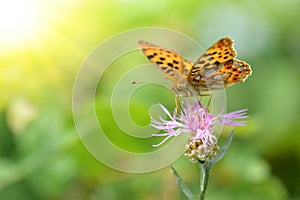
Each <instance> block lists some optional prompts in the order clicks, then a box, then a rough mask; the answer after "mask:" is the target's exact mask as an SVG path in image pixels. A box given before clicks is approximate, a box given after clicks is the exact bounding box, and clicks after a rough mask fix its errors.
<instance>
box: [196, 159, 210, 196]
mask: <svg viewBox="0 0 300 200" xmlns="http://www.w3.org/2000/svg"><path fill="white" fill-rule="evenodd" d="M199 168H200V171H201V172H200V173H201V177H200V197H199V199H200V200H204V198H205V193H206V189H207V185H208V179H209V171H210V169H211V168H210V167H209V166H208V165H207V164H206V163H200V162H199Z"/></svg>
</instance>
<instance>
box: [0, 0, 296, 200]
mask: <svg viewBox="0 0 300 200" xmlns="http://www.w3.org/2000/svg"><path fill="white" fill-rule="evenodd" d="M299 9H300V1H299V0H287V1H283V0H275V1H273V0H263V1H234V0H226V1H219V0H217V1H208V0H205V1H198V0H190V1H183V0H178V1H173V0H165V1H160V0H152V1H137V0H113V1H108V0H102V1H96V0H90V1H84V0H75V1H50V0H49V1H47V0H45V1H34V0H31V1H30V0H28V1H16V0H15V1H9V2H8V1H7V2H1V4H0V11H1V12H0V18H1V19H0V32H1V33H0V56H1V58H0V77H1V78H0V87H1V89H0V94H1V98H0V199H5V200H6V199H20V200H25V199H53V200H58V199H112V200H114V199H146V200H152V199H185V197H184V196H183V194H182V193H181V192H180V191H179V189H178V187H177V185H176V183H175V179H174V177H172V175H171V174H170V171H169V170H168V169H162V170H160V171H157V172H152V173H148V174H138V175H137V174H126V173H122V172H118V171H115V170H113V169H110V168H108V167H106V166H104V165H103V164H101V163H100V162H98V161H97V160H96V159H95V158H94V157H93V156H92V155H90V154H89V153H88V151H87V150H86V149H85V147H84V146H83V144H82V143H81V141H80V139H79V137H78V135H77V132H76V129H75V126H74V122H73V118H72V87H73V83H74V80H75V77H76V73H77V70H78V69H79V67H80V65H81V63H82V62H83V61H84V59H85V58H86V57H87V56H88V54H89V53H90V52H91V51H92V50H93V48H95V47H96V45H98V44H99V43H101V42H102V41H104V40H106V39H107V38H109V37H111V36H113V35H114V34H117V33H119V32H122V31H126V30H129V29H133V28H142V27H152V26H155V27H164V28H169V29H174V30H177V31H180V32H182V33H184V34H187V35H189V36H191V37H192V38H194V39H195V40H196V41H198V42H199V43H201V44H202V45H203V46H204V47H208V46H209V45H211V44H212V43H213V42H215V41H216V40H218V39H219V38H221V37H223V36H231V37H232V38H233V39H234V40H235V48H236V50H237V52H238V57H239V58H240V59H242V60H245V61H247V62H248V63H250V64H251V66H252V69H253V75H252V76H251V77H249V79H248V80H247V81H246V82H245V83H243V84H237V85H235V86H233V87H231V88H228V89H227V97H228V110H229V111H232V110H236V109H242V108H249V112H248V114H249V115H250V116H251V117H250V118H249V120H248V124H247V126H246V127H243V128H237V129H236V131H235V138H234V141H233V143H232V145H231V148H230V149H229V151H228V153H227V154H226V156H225V158H224V159H223V160H222V161H221V162H219V163H218V164H217V165H216V166H215V167H214V168H213V171H212V174H211V178H210V182H209V187H208V192H207V199H254V198H255V199H257V200H259V199H300V190H299V185H300V173H299V169H300V126H299V120H300V117H299V114H300V93H299V88H298V87H299V84H300V78H299V75H300V73H299V72H300V26H299V20H300V12H299ZM138 39H139V38H137V40H138ZM139 59H141V60H142V61H145V58H143V57H142V56H141V55H140V56H139ZM124 65H125V66H128V63H124ZM118 67H120V68H122V66H120V65H118ZM113 70H117V69H116V68H114V69H113ZM113 70H111V72H110V73H107V74H106V79H107V80H110V79H112V78H113V77H114V74H113ZM121 71H122V70H121ZM106 84H107V85H111V84H112V83H109V81H108V83H106ZM109 89H110V88H105V86H102V88H100V89H99V96H101V94H102V93H101V90H104V91H105V90H107V91H108V92H106V93H107V94H109V93H110V92H109ZM146 89H147V88H146ZM145 91H146V90H145ZM154 91H155V92H154ZM106 93H105V92H104V93H103V94H102V96H101V98H99V101H97V102H96V104H97V105H96V107H97V108H98V109H99V112H100V113H101V115H102V116H105V118H106V116H107V118H106V120H104V124H103V126H104V127H106V128H108V132H109V130H111V133H110V134H111V135H112V136H111V137H115V138H118V137H117V136H116V135H117V134H118V133H117V132H118V131H119V130H118V129H117V127H115V124H114V122H113V118H112V115H111V111H110V109H109V108H108V107H107V106H106V105H109V96H105V95H104V94H106ZM167 93H169V92H167ZM145 94H147V92H144V94H143V95H140V96H145V97H144V99H143V98H137V99H138V100H137V101H138V102H137V103H136V104H134V103H132V106H133V110H136V111H133V114H132V115H133V118H136V119H137V122H138V123H140V124H147V123H148V122H149V118H148V117H142V118H141V117H140V116H148V114H147V109H148V108H149V106H150V105H149V101H148V100H149V97H148V96H147V95H145ZM149 94H151V96H155V97H153V98H155V99H156V101H157V102H160V101H164V98H162V97H163V96H161V95H160V94H164V95H165V94H166V91H161V90H158V91H156V90H153V89H151V88H150V89H149ZM167 95H169V94H167ZM160 98H162V99H160ZM171 99H172V98H171ZM143 100H144V101H143ZM143 102H148V103H143ZM167 106H168V105H167ZM172 106H174V102H173V101H172V102H170V103H169V107H170V108H172ZM141 119H142V120H141ZM119 132H120V131H119ZM120 138H121V139H122V137H120ZM115 140H116V139H115ZM116 141H118V140H116ZM142 142H143V140H140V144H139V145H138V146H137V148H136V150H139V148H143V143H142ZM119 143H122V145H123V146H133V145H134V144H136V141H134V142H131V141H130V139H128V138H127V139H124V141H120V140H119ZM147 144H148V145H149V141H147ZM174 167H175V168H176V169H177V170H178V172H179V174H181V175H182V177H183V179H184V180H185V181H186V183H187V184H188V185H189V186H190V187H191V188H192V189H193V191H197V189H198V175H199V172H198V169H197V166H195V165H193V164H191V163H190V162H189V161H188V160H187V159H185V158H180V159H179V160H178V161H176V163H175V164H174Z"/></svg>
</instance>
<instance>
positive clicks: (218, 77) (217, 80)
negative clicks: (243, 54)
mask: <svg viewBox="0 0 300 200" xmlns="http://www.w3.org/2000/svg"><path fill="white" fill-rule="evenodd" d="M139 46H140V47H141V49H142V51H143V53H144V54H145V56H146V57H147V58H148V59H149V60H150V61H151V62H152V63H154V64H155V65H157V66H158V68H159V69H160V70H161V71H162V72H163V73H165V75H166V77H167V78H168V79H170V80H171V81H172V82H173V83H174V86H173V88H172V89H173V90H174V91H175V92H176V93H177V94H182V93H183V94H184V95H187V96H190V95H191V94H193V93H194V94H195V92H196V95H201V92H202V91H205V90H214V89H222V88H226V87H228V86H230V85H233V84H235V83H238V82H244V81H245V80H246V79H247V77H248V76H249V75H251V72H252V71H251V68H250V66H249V65H248V64H247V63H246V62H244V61H240V60H238V59H236V58H235V57H236V51H235V50H234V48H233V41H232V39H230V38H228V37H225V38H222V39H220V40H219V41H217V42H216V43H215V44H213V45H212V46H211V47H210V48H208V49H207V50H206V52H205V53H204V54H203V55H202V56H200V57H199V58H198V59H197V60H196V62H194V63H192V62H190V61H188V60H185V59H184V58H183V57H182V56H181V55H180V54H179V53H177V52H175V51H173V50H170V49H165V48H162V47H160V46H158V45H154V44H151V43H149V42H145V41H142V40H141V41H139Z"/></svg>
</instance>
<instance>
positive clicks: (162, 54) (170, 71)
mask: <svg viewBox="0 0 300 200" xmlns="http://www.w3.org/2000/svg"><path fill="white" fill-rule="evenodd" d="M138 44H139V46H140V48H141V49H142V51H143V53H144V54H145V56H146V57H147V58H148V59H149V60H150V61H151V62H152V63H153V64H155V65H156V66H157V67H158V68H159V69H160V70H161V71H162V72H163V73H164V74H165V75H166V77H167V78H168V79H170V80H171V81H172V82H173V83H174V84H175V85H178V84H180V82H182V81H185V80H186V77H187V75H188V73H189V70H190V69H191V68H192V65H193V64H192V63H191V62H189V61H187V60H184V59H183V58H182V57H181V55H179V54H178V53H177V52H175V51H173V50H170V49H165V48H162V47H160V46H158V45H154V44H151V43H149V42H146V41H143V40H140V41H139V42H138Z"/></svg>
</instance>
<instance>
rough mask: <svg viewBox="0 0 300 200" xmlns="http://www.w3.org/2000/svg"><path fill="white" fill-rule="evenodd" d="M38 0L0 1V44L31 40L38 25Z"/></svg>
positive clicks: (11, 44)
mask: <svg viewBox="0 0 300 200" xmlns="http://www.w3.org/2000/svg"><path fill="white" fill-rule="evenodd" d="M38 7H39V4H38V0H9V1H1V2H0V45H1V46H7V47H12V46H16V45H21V44H24V43H26V42H27V41H28V40H31V39H33V38H34V36H35V35H36V32H37V30H38V26H39V16H38V14H39V13H38V12H39V8H38Z"/></svg>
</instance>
